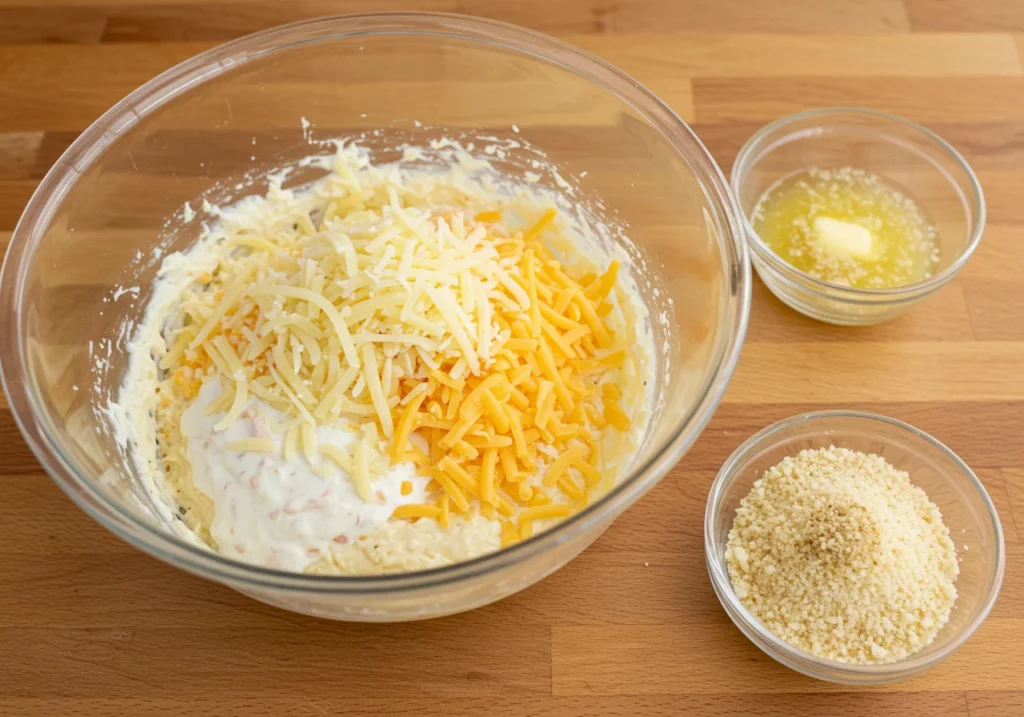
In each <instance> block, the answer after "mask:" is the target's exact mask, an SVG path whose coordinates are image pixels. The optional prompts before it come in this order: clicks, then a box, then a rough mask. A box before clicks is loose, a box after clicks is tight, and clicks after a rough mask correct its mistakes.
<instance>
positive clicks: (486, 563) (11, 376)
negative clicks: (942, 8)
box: [0, 12, 752, 595]
mask: <svg viewBox="0 0 1024 717" xmlns="http://www.w3.org/2000/svg"><path fill="white" fill-rule="evenodd" d="M409 35H416V36H422V37H442V38H448V39H458V40H462V41H467V42H476V43H480V44H481V45H485V46H491V47H497V48H501V49H504V50H511V51H514V52H517V53H520V54H522V55H525V56H528V57H531V58H532V59H535V60H538V61H541V62H544V63H547V64H549V65H553V66H556V67H558V68H560V69H563V70H565V71H567V72H570V73H572V74H574V75H576V76H577V77H580V78H582V79H583V80H585V81H587V82H589V83H591V84H593V85H596V86H597V87H599V88H601V89H602V90H604V91H605V92H608V93H609V94H610V95H612V96H614V97H615V98H616V99H617V100H618V101H620V102H622V103H623V105H625V106H627V107H629V108H630V109H631V110H633V111H634V112H636V113H637V114H639V115H640V116H641V117H643V118H644V120H646V121H647V122H648V123H649V124H650V126H651V127H652V128H653V129H655V130H656V131H657V132H658V133H659V134H660V135H661V136H662V138H663V140H664V141H665V142H666V144H667V145H669V147H671V148H672V149H673V150H674V151H675V152H676V154H677V156H678V157H679V159H680V160H681V161H683V162H685V163H686V165H687V166H688V167H689V168H690V169H691V171H693V172H694V173H695V174H697V175H698V176H699V177H700V179H699V181H700V183H701V191H702V193H703V195H704V199H705V201H706V202H707V203H708V205H710V207H711V211H705V216H706V217H709V218H710V221H711V222H712V223H713V226H712V227H710V229H712V230H713V231H715V232H716V233H717V235H718V237H719V241H720V243H721V246H722V248H723V251H724V259H723V265H724V266H725V268H726V271H727V274H726V276H725V277H724V282H725V287H726V294H725V299H724V301H723V307H722V309H721V311H722V317H723V318H722V322H723V330H722V332H721V334H722V335H721V336H719V337H718V339H717V340H716V342H715V345H714V346H713V347H712V359H711V361H712V366H713V368H712V370H711V371H709V373H708V375H707V376H706V377H705V379H704V381H703V385H701V386H700V390H699V391H698V392H696V394H695V395H696V399H695V401H694V404H693V407H692V408H691V409H690V411H689V412H688V414H687V415H686V416H685V417H684V418H683V419H682V420H681V421H680V422H679V428H678V430H676V431H675V432H674V433H673V434H672V435H671V436H670V437H669V438H667V439H666V440H665V443H664V445H663V446H662V447H661V448H660V450H658V451H657V452H656V453H654V455H652V456H651V457H650V458H649V459H648V460H647V461H646V462H645V463H644V464H642V465H638V466H635V467H634V468H633V470H632V471H631V472H630V474H629V475H628V476H626V477H625V478H624V479H623V480H622V481H621V482H620V483H619V484H618V485H616V486H615V487H614V488H612V489H611V490H610V491H609V492H608V493H607V494H606V495H604V496H602V497H601V498H600V499H599V500H597V501H595V502H594V503H593V504H591V505H589V506H587V508H585V509H584V510H582V511H580V512H579V513H577V514H575V515H573V516H571V517H570V518H568V519H566V520H565V521H563V522H561V523H559V524H558V525H556V526H554V527H553V528H551V529H550V530H547V531H545V532H543V533H540V534H538V535H536V536H534V537H532V538H530V539H528V540H526V541H522V542H520V543H517V544H515V545H512V546H509V547H507V548H503V549H501V550H498V551H496V552H493V553H488V554H485V555H481V556H478V557H476V558H473V559H471V560H467V561H463V562H459V563H454V564H452V565H447V566H443V567H438V568H431V569H427V570H418V571H409V572H401V573H391V574H384V575H371V576H361V575H360V576H351V575H340V576H335V575H311V574H305V573H294V572H287V571H282V570H275V569H271V568H266V567H262V566H258V565H251V564H248V563H244V562H241V561H238V560H235V559H233V558H229V557H226V556H223V555H221V554H219V553H216V552H214V551H212V550H210V549H208V548H206V547H205V546H203V547H200V546H197V545H192V544H190V543H189V542H187V541H185V540H182V539H180V538H178V537H176V536H173V535H172V534H171V533H170V532H168V531H164V530H161V529H158V528H157V527H155V526H153V525H151V524H150V523H149V522H147V521H143V520H140V519H139V518H137V517H136V516H135V515H134V514H133V513H131V512H129V511H127V510H125V509H124V508H123V507H122V506H121V505H119V504H117V503H115V502H112V501H111V500H110V499H109V498H108V497H107V496H106V495H105V494H104V493H103V492H100V491H97V490H95V489H94V488H93V487H92V486H91V485H90V482H89V481H88V479H87V477H86V476H83V475H82V474H81V472H80V471H79V469H78V468H77V467H76V466H75V465H74V464H73V463H72V462H71V461H70V460H69V459H68V457H67V456H65V455H64V454H63V452H62V451H61V450H60V447H59V446H60V444H59V441H57V440H55V439H54V427H53V426H52V424H51V423H50V422H49V421H48V420H47V419H46V414H45V412H44V411H42V410H37V396H36V395H35V387H34V386H33V385H32V380H31V379H32V372H31V371H30V370H29V369H28V367H27V365H26V361H25V356H24V355H23V353H24V352H23V350H22V348H21V347H19V346H18V342H17V340H16V339H17V337H18V336H20V335H21V333H22V332H21V327H22V322H23V311H22V310H21V309H22V306H21V304H22V298H23V294H22V288H23V285H24V281H25V274H26V272H27V268H28V266H29V264H30V263H31V259H32V258H33V256H34V250H35V247H36V244H37V243H38V241H39V240H40V238H41V236H42V233H43V230H44V229H45V228H46V227H47V226H48V220H49V218H50V216H51V215H52V213H53V211H54V210H55V208H56V207H57V206H58V205H59V203H60V200H61V199H62V198H63V195H64V194H65V193H66V192H67V191H68V189H69V188H70V187H71V186H72V185H73V184H74V182H75V181H76V179H77V177H78V175H79V174H80V173H81V172H82V171H83V170H84V169H85V168H86V167H88V166H89V164H90V163H91V162H92V161H93V160H95V159H96V158H97V157H99V156H100V155H101V154H102V153H103V151H104V150H105V149H107V147H108V146H109V145H110V144H111V143H112V142H114V141H115V140H116V139H117V137H118V135H119V133H120V132H122V131H123V130H125V129H127V128H129V127H131V126H132V125H133V124H135V123H136V122H138V121H139V120H140V119H141V117H143V116H144V115H145V114H146V113H148V112H151V111H152V110H154V109H156V108H157V107H160V106H161V105H163V104H164V103H166V102H167V101H169V100H171V99H173V98H174V97H175V96H176V95H178V94H180V93H182V92H184V91H185V90H187V89H188V88H190V87H192V86H195V85H197V84H199V83H201V82H203V81H205V80H208V79H211V78H212V77H215V76H217V75H219V74H221V73H223V72H225V71H227V70H228V69H230V68H233V67H237V66H238V65H239V64H244V63H246V62H248V61H249V60H251V59H254V58H257V57H260V56H263V55H265V54H267V53H270V52H273V51H277V50H283V49H287V48H290V47H293V46H296V45H300V44H305V43H309V42H314V41H326V40H336V39H339V38H345V37H354V36H355V37H359V36H364V37H366V36H409ZM740 217H741V212H740V209H739V205H738V203H737V202H736V201H735V198H734V197H733V196H732V194H731V192H730V191H729V185H728V181H727V180H726V178H725V176H724V174H723V173H722V171H721V169H720V168H719V167H718V165H717V164H716V163H715V161H714V159H713V158H712V157H711V154H710V153H709V152H708V150H707V148H706V147H705V146H704V144H703V143H702V142H701V141H700V139H699V138H697V136H696V135H695V134H694V133H693V130H692V129H691V128H690V127H689V126H688V125H687V124H686V123H685V122H684V121H683V120H682V119H681V118H680V117H679V116H678V114H676V113H675V112H674V111H673V110H672V109H671V108H670V107H668V106H667V105H666V104H665V103H664V102H662V101H661V100H660V99H659V98H658V97H656V96H655V95H654V94H653V93H652V92H651V91H650V90H648V89H647V88H646V87H644V86H643V85H641V84H640V83H639V82H637V81H636V80H634V79H633V78H631V77H630V76H629V75H627V74H625V73H624V72H622V71H621V70H618V69H617V68H615V67H614V66H612V65H611V64H609V63H607V62H605V61H604V60H601V59H600V58H598V57H596V56H594V55H592V54H590V53H588V52H586V51H584V50H581V49H579V48H576V47H574V46H572V45H570V44H568V43H566V42H563V41H561V40H557V39H555V38H552V37H549V36H547V35H544V34H542V33H538V32H534V31H532V30H527V29H525V28H521V27H518V26H515V25H511V24H508V23H503V22H498V21H494V20H487V19H482V18H475V17H469V16H464V15H456V14H450V13H430V12H394V13H391V12H389V13H358V14H347V15H334V16H328V17H321V18H315V19H311V20H305V21H300V22H295V23H291V24H287V25H282V26H279V27H275V28H270V29H267V30H263V31H261V32H257V33H253V34H251V35H247V36H245V37H242V38H239V39H236V40H232V41H230V42H227V43H224V44H222V45H219V46H217V47H214V48H212V49H210V50H207V51H205V52H202V53H200V54H198V55H196V56H194V57H192V58H190V59H188V60H185V61H184V62H182V63H180V64H178V65H175V66H174V67H172V68H170V69H168V70H166V71H165V72H163V73H161V74H159V75H158V76H156V77H155V78H153V79H152V80H150V81H148V82H147V83H145V84H144V85H142V86H141V87H139V88H138V89H136V90H134V91H133V92H131V93H130V94H129V95H128V96H126V97H125V98H124V99H122V100H121V101H119V102H118V103H117V104H115V105H114V106H113V107H112V108H110V109H109V110H107V111H106V112H105V113H104V114H103V115H101V116H100V118H99V119H97V120H96V121H95V122H94V123H93V124H92V125H90V126H89V128H88V129H86V130H85V131H84V132H83V133H82V134H81V135H80V136H79V137H78V138H77V139H76V140H75V141H74V142H73V143H72V144H71V146H70V147H69V148H68V149H67V150H66V151H65V153H64V154H63V155H62V156H61V157H60V158H59V159H58V160H57V162H56V163H55V164H54V166H53V167H52V168H51V169H50V170H49V171H48V172H47V174H46V176H45V177H44V178H43V180H42V182H40V184H39V186H38V188H37V189H36V191H35V192H34V194H33V196H32V198H31V199H30V200H29V203H28V205H27V206H26V209H25V211H24V213H23V215H22V217H21V219H20V220H19V222H18V224H17V226H16V227H15V230H14V232H13V234H12V238H11V242H10V247H9V249H8V252H7V255H6V257H5V259H4V263H3V267H2V269H0V305H3V306H4V308H5V312H6V313H7V315H8V316H12V317H13V319H14V320H12V321H9V322H7V323H8V328H7V331H6V332H5V334H4V336H5V339H7V340H5V341H3V342H0V344H2V345H0V382H2V385H3V388H4V390H5V392H6V394H7V396H8V397H9V406H10V409H11V412H12V414H13V415H14V417H15V421H16V423H17V424H18V427H19V429H20V430H21V433H22V435H23V437H24V438H25V441H26V443H27V444H28V445H29V447H30V448H31V450H32V451H33V453H34V454H35V456H36V458H37V459H38V460H39V462H40V464H41V465H42V467H43V468H44V469H45V470H46V472H47V473H48V474H49V475H50V477H51V478H52V479H53V480H54V482H56V483H57V484H58V486H60V488H61V489H62V490H63V491H64V492H65V493H66V494H67V495H68V496H69V497H70V498H71V499H72V501H74V502H75V503H76V504H77V505H78V506H79V507H80V508H81V509H82V510H83V511H84V512H85V513H87V514H88V515H90V516H91V517H92V518H93V519H94V520H96V521H97V522H98V523H100V524H101V525H102V526H104V527H105V528H107V529H108V530H110V531H111V532H113V533H115V534H116V535H118V536H119V537H121V538H122V539H124V540H126V541H127V542H129V543H130V544H132V545H134V546H135V547H137V548H139V549H141V550H143V551H145V552H147V553H149V554H151V555H154V556H155V557H157V558H159V559H161V560H163V561H165V562H168V563H171V564H172V565H175V566H176V567H179V568H182V569H184V570H187V571H189V572H192V573H194V574H197V575H200V576H202V577H208V578H213V579H217V580H220V581H223V582H228V583H229V584H231V583H234V584H240V585H243V586H247V587H251V586H262V587H269V588H273V589H276V590H291V591H301V592H307V593H308V592H313V593H317V594H330V593H335V594H338V593H344V594H349V595H359V594H375V593H379V592H380V591H388V592H390V593H397V592H402V591H414V590H421V589H427V588H430V587H434V586H437V585H441V584H448V585H450V584H453V583H459V582H465V581H467V580H471V579H473V578H475V577H478V576H480V575H483V574H488V573H493V572H497V571H500V570H502V569H504V568H508V567H509V566H512V565H515V564H518V563H522V562H524V561H526V560H528V559H529V558H531V557H533V556H535V555H538V554H540V553H542V552H545V551H547V550H549V549H550V548H553V547H555V546H556V545H558V544H562V543H565V542H568V541H570V540H572V539H573V538H576V537H578V536H579V535H581V534H582V533H584V532H585V531H587V530H588V529H589V528H591V527H593V526H594V525H595V524H597V523H599V522H600V521H602V520H603V519H605V518H606V517H607V516H617V515H618V514H620V513H621V512H622V511H624V510H625V509H626V508H628V507H629V506H630V505H632V504H633V503H634V502H635V501H636V500H638V499H639V498H640V497H641V496H642V495H643V494H644V493H646V491H647V490H649V489H650V488H651V487H653V485H654V484H655V483H657V482H658V481H659V480H660V479H661V478H662V477H663V476H664V474H665V473H666V472H667V471H668V470H669V469H670V468H671V467H672V466H673V465H674V464H675V463H676V462H678V460H679V459H680V458H681V457H682V455H683V454H684V453H685V452H686V451H687V450H688V449H689V447H690V446H691V445H692V444H693V442H694V441H695V440H696V439H697V437H698V436H699V435H700V433H701V431H702V430H703V428H704V427H705V426H706V425H707V422H708V421H709V420H710V418H711V415H712V414H713V412H714V410H715V408H716V407H717V405H718V403H719V401H720V400H721V397H722V395H723V393H724V391H725V388H726V386H727V384H728V382H729V380H730V378H731V376H732V374H733V371H734V369H735V367H736V363H737V361H738V359H739V355H740V350H741V348H742V344H743V339H744V336H745V333H746V327H747V321H748V317H749V311H750V295H751V283H752V282H751V273H750V272H751V270H750V263H749V260H748V257H749V254H748V247H747V245H746V241H745V240H744V238H743V229H742V224H741V222H740Z"/></svg>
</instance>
